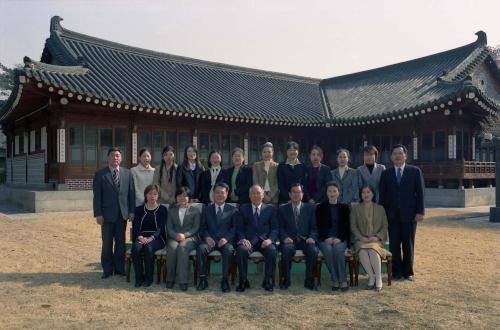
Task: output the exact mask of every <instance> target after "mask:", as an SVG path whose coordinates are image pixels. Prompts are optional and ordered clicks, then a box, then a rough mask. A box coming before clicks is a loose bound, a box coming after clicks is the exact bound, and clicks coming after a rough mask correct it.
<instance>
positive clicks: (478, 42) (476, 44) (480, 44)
mask: <svg viewBox="0 0 500 330" xmlns="http://www.w3.org/2000/svg"><path fill="white" fill-rule="evenodd" d="M481 36H483V35H482V34H481V35H478V38H477V40H476V41H474V42H471V43H468V44H466V45H463V46H460V47H456V48H453V49H449V50H445V51H442V52H439V53H435V54H430V55H426V56H422V57H418V58H414V59H412V60H408V61H402V62H398V63H393V64H389V65H384V66H381V67H377V68H372V69H368V70H363V71H359V72H354V73H348V74H344V75H340V76H334V77H330V78H326V79H323V80H322V81H321V82H322V83H323V82H328V81H333V80H341V79H345V78H352V77H355V76H359V75H365V74H370V73H374V72H377V71H383V70H389V69H393V68H394V67H397V66H401V65H407V64H410V63H416V62H419V61H424V60H427V59H429V58H434V57H435V58H438V57H440V56H443V55H444V54H449V53H453V52H456V51H458V50H461V49H466V48H469V47H473V48H474V50H473V51H472V52H474V51H475V50H476V49H478V48H480V49H484V46H485V44H484V40H483V39H482V38H481ZM472 52H471V53H472ZM459 66H460V65H459Z"/></svg>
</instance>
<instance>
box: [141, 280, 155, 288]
mask: <svg viewBox="0 0 500 330" xmlns="http://www.w3.org/2000/svg"><path fill="white" fill-rule="evenodd" d="M151 284H153V281H149V280H148V281H145V282H144V284H143V286H144V287H146V288H147V287H149V286H151Z"/></svg>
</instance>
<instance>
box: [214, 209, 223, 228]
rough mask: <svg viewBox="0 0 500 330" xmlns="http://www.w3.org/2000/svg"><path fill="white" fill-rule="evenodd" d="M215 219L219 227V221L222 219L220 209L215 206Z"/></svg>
mask: <svg viewBox="0 0 500 330" xmlns="http://www.w3.org/2000/svg"><path fill="white" fill-rule="evenodd" d="M215 218H216V219H217V225H219V224H220V220H221V219H222V207H220V206H217V212H216V213H215Z"/></svg>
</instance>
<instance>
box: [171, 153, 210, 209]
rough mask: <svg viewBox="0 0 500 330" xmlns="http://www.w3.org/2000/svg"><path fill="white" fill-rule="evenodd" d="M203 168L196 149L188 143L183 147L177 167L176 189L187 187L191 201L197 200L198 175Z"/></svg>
mask: <svg viewBox="0 0 500 330" xmlns="http://www.w3.org/2000/svg"><path fill="white" fill-rule="evenodd" d="M203 171H205V168H204V167H203V165H202V164H201V163H200V160H199V159H198V149H196V147H195V146H194V145H192V144H191V145H188V146H187V147H186V148H185V149H184V161H183V162H182V165H181V166H180V168H178V169H177V189H179V188H181V187H188V188H189V190H190V191H191V193H192V196H193V199H192V200H191V202H193V203H196V202H198V196H199V194H200V177H201V174H202V173H203Z"/></svg>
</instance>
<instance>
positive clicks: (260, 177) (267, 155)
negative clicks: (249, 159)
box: [252, 142, 279, 204]
mask: <svg viewBox="0 0 500 330" xmlns="http://www.w3.org/2000/svg"><path fill="white" fill-rule="evenodd" d="M273 152H274V148H273V144H272V143H271V142H266V143H264V145H263V146H262V160H261V161H259V162H255V163H254V164H253V167H252V175H253V184H258V185H259V186H261V187H262V189H264V203H267V204H277V203H278V196H279V189H278V163H277V162H275V161H274V160H273Z"/></svg>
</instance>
